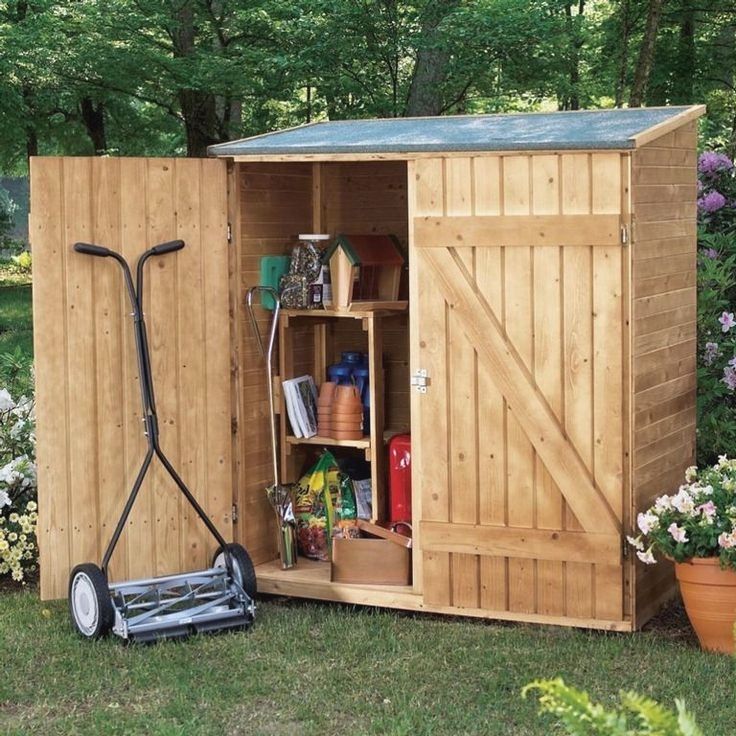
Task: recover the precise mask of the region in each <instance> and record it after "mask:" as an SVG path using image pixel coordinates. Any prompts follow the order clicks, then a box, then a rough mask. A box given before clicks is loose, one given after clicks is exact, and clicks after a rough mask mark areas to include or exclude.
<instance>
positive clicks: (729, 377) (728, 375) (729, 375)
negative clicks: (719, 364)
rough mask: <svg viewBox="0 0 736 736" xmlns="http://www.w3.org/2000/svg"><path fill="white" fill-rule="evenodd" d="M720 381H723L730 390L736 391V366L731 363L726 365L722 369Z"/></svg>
mask: <svg viewBox="0 0 736 736" xmlns="http://www.w3.org/2000/svg"><path fill="white" fill-rule="evenodd" d="M721 381H723V383H725V384H726V386H728V388H729V389H730V390H731V391H736V368H734V367H733V366H732V365H727V366H726V367H725V368H724V369H723V378H722V379H721Z"/></svg>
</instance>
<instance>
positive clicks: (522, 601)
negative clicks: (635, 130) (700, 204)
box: [503, 156, 536, 613]
mask: <svg viewBox="0 0 736 736" xmlns="http://www.w3.org/2000/svg"><path fill="white" fill-rule="evenodd" d="M503 213H504V216H512V217H517V216H518V217H523V216H528V215H529V214H530V213H531V158H530V157H529V156H513V157H509V158H504V160H503ZM532 279H533V263H532V249H531V247H530V245H529V244H527V245H526V246H520V247H518V248H505V249H504V294H505V295H506V309H505V313H504V328H505V331H506V335H507V336H508V340H509V342H510V343H511V344H513V345H514V346H515V348H516V350H517V354H518V356H519V358H520V359H521V361H523V364H524V367H525V369H526V370H527V371H528V372H530V373H532V372H533V369H534V364H533V361H534V349H533V320H534V316H533V315H534V294H533V292H532ZM506 398H507V400H508V396H507V397H506ZM506 448H507V466H506V474H507V484H508V511H507V516H508V523H509V524H510V525H511V526H517V527H532V526H534V506H535V498H534V483H535V475H534V468H535V464H536V459H535V453H534V447H533V445H532V443H531V442H530V441H529V438H528V437H527V434H526V433H525V431H524V429H523V426H522V424H521V422H520V420H519V417H518V416H517V408H516V407H515V406H514V405H513V404H512V403H511V402H509V403H508V406H507V417H506ZM508 564H509V608H510V610H512V611H526V612H530V613H531V612H533V611H534V610H535V608H536V591H535V584H534V580H535V573H536V570H535V563H534V562H533V561H531V560H528V559H524V558H512V559H509V563H508Z"/></svg>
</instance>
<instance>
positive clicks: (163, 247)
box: [148, 240, 184, 256]
mask: <svg viewBox="0 0 736 736" xmlns="http://www.w3.org/2000/svg"><path fill="white" fill-rule="evenodd" d="M183 247H184V241H183V240H170V241H168V242H167V243H161V244H159V245H154V246H153V248H151V250H150V251H148V252H149V253H150V254H151V255H153V256H162V255H164V253H174V251H177V250H181V249H182V248H183Z"/></svg>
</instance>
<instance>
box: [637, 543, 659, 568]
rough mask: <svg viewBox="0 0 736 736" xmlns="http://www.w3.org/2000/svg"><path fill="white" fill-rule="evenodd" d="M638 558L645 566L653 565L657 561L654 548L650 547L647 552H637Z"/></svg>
mask: <svg viewBox="0 0 736 736" xmlns="http://www.w3.org/2000/svg"><path fill="white" fill-rule="evenodd" d="M636 556H637V557H638V558H639V559H640V560H641V561H642V562H643V563H644V564H645V565H653V564H654V563H655V562H656V561H657V560H655V559H654V555H653V554H652V548H651V547H650V548H649V549H648V550H647V551H646V552H637V553H636Z"/></svg>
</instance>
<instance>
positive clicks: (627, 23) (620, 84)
mask: <svg viewBox="0 0 736 736" xmlns="http://www.w3.org/2000/svg"><path fill="white" fill-rule="evenodd" d="M630 34H631V0H621V36H620V39H619V46H620V49H621V56H620V57H619V62H618V74H617V76H616V92H615V100H616V101H615V105H616V107H621V106H622V105H623V104H624V89H625V87H626V71H627V69H628V66H629V35H630Z"/></svg>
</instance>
